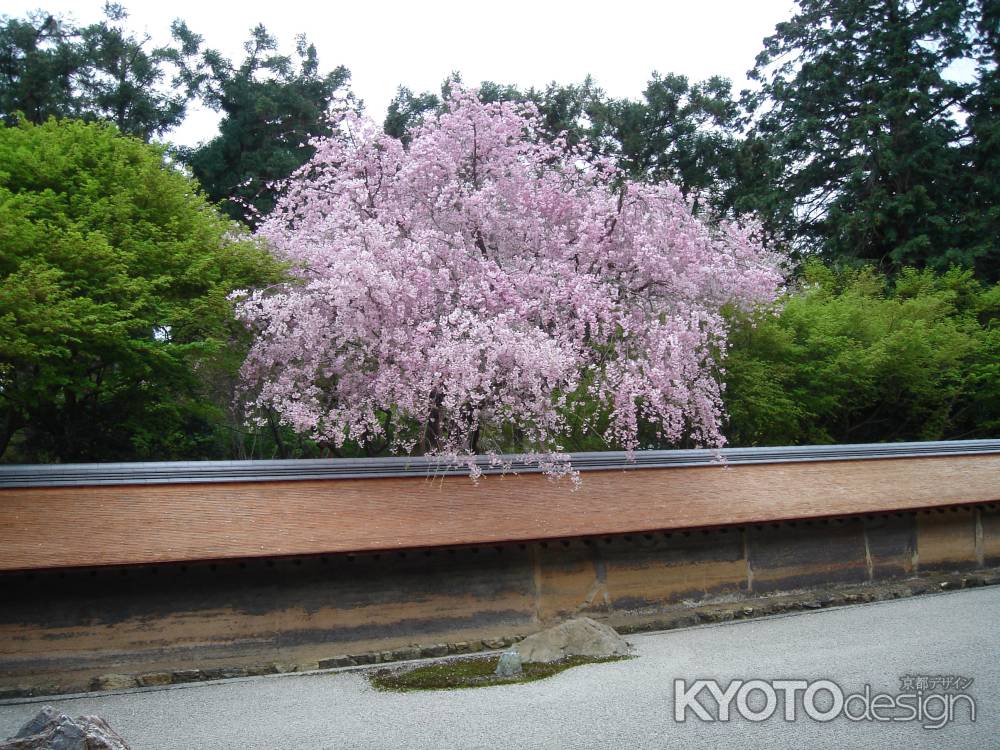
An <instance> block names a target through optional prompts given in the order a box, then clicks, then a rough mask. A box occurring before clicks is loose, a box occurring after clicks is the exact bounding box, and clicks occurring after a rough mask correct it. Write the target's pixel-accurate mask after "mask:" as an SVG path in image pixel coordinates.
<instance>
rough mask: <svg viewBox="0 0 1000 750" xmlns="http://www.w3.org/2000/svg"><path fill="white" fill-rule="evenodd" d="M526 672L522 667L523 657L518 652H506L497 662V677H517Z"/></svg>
mask: <svg viewBox="0 0 1000 750" xmlns="http://www.w3.org/2000/svg"><path fill="white" fill-rule="evenodd" d="M523 672H524V670H523V669H522V667H521V655H520V654H519V653H517V651H504V652H503V653H502V654H500V661H499V662H497V668H496V676H497V677H517V676H519V675H521V674H522V673H523Z"/></svg>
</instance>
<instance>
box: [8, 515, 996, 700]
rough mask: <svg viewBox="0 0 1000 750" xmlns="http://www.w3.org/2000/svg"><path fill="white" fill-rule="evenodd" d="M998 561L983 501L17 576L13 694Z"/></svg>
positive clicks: (503, 631)
mask: <svg viewBox="0 0 1000 750" xmlns="http://www.w3.org/2000/svg"><path fill="white" fill-rule="evenodd" d="M996 566H1000V506H997V505H996V504H985V505H976V506H964V507H956V508H949V509H940V510H934V511H920V512H900V513H891V514H880V515H870V516H861V517H850V518H835V519H822V520H812V521H803V522H783V523H775V524H767V525H756V526H741V527H722V528H715V529H705V530H700V531H697V530H696V531H683V532H649V533H639V534H627V535H619V536H609V537H599V538H586V539H566V540H555V541H547V542H533V543H520V544H508V545H500V546H495V547H493V546H491V547H469V548H455V549H442V548H436V549H431V550H416V551H405V552H392V553H381V554H365V555H356V556H351V555H330V556H312V557H302V558H280V559H253V560H242V561H226V562H219V563H197V564H162V565H151V566H133V567H119V568H99V569H87V570H65V571H39V572H31V573H6V574H0V603H2V606H0V691H3V690H11V689H15V688H16V689H20V690H24V689H25V688H30V687H32V686H49V689H53V690H54V689H55V688H52V687H51V686H58V688H59V689H62V690H79V689H85V688H86V687H88V686H90V685H91V684H92V682H93V680H94V678H96V677H98V676H100V675H105V674H108V673H125V674H139V673H158V672H159V673H163V674H166V675H169V674H170V673H173V672H177V671H183V670H196V669H197V670H206V669H208V670H212V669H215V670H217V672H216V674H218V675H223V674H227V672H225V670H226V669H227V668H237V667H239V668H245V667H246V666H247V665H252V664H264V663H272V664H274V663H276V664H278V665H298V666H299V667H300V668H302V667H306V668H308V667H315V666H316V665H317V664H318V663H319V662H320V661H323V660H327V659H330V658H331V657H334V656H337V655H339V654H360V653H363V652H372V651H392V650H394V649H396V650H398V649H403V648H404V647H406V646H408V645H410V644H437V643H452V644H454V643H460V642H475V643H478V642H479V641H482V640H484V639H485V640H487V641H489V640H490V639H500V638H503V637H505V636H511V635H514V634H525V633H529V632H532V631H534V630H537V629H538V628H540V627H542V626H543V625H544V624H545V623H547V622H549V621H552V620H555V619H558V618H561V617H565V616H567V615H572V614H575V613H584V614H587V615H589V616H593V617H598V618H601V619H604V620H606V621H607V622H609V623H610V624H612V625H614V626H617V627H619V628H622V629H626V630H635V629H639V628H642V627H655V626H662V625H663V624H664V623H668V624H669V623H671V622H673V623H674V624H677V623H680V624H684V622H683V618H684V616H685V613H688V615H690V613H691V612H693V611H694V609H693V608H696V607H697V608H698V611H699V612H705V611H709V610H711V608H712V606H714V605H719V606H722V605H725V604H727V603H733V602H750V601H755V602H760V601H761V600H762V599H761V598H762V597H770V598H776V597H780V596H782V595H784V594H786V593H787V592H789V591H796V590H820V589H824V590H828V589H829V588H830V587H837V586H850V587H852V590H853V588H854V587H856V586H861V587H864V586H866V585H870V584H878V583H879V582H883V581H892V580H895V579H901V578H906V577H910V576H913V575H916V574H921V575H925V574H934V573H943V572H952V571H958V572H961V571H972V570H976V569H980V568H989V567H996ZM706 607H707V608H708V609H707V610H706ZM678 618H680V619H678ZM694 621H697V618H694V620H692V622H694ZM487 645H489V644H487ZM404 653H406V651H405V649H404ZM410 653H413V654H414V655H417V654H418V652H416V651H412V650H411V651H410ZM274 668H275V667H272V669H274ZM210 674H211V673H210ZM163 679H164V680H168V677H164V678H163Z"/></svg>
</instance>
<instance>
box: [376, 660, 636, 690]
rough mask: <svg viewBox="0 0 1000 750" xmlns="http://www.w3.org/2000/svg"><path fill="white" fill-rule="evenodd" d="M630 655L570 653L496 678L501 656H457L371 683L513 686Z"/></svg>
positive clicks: (384, 674) (381, 675) (389, 686)
mask: <svg viewBox="0 0 1000 750" xmlns="http://www.w3.org/2000/svg"><path fill="white" fill-rule="evenodd" d="M632 658H634V657H631V656H608V657H603V658H594V657H590V656H571V657H569V658H567V659H562V660H561V661H556V662H551V663H549V664H538V663H534V662H532V663H529V664H525V665H524V672H523V674H520V675H518V676H517V677H497V676H496V675H495V674H494V670H495V669H496V668H497V662H498V661H499V660H500V657H498V656H488V657H482V656H480V657H476V658H473V659H454V660H452V661H446V662H438V663H436V664H429V665H427V666H426V667H417V668H416V669H407V670H392V669H380V670H378V671H377V672H375V673H374V674H372V675H370V676H369V679H370V681H371V684H372V685H373V686H374V687H375V688H376V689H378V690H392V691H397V692H409V691H411V690H452V689H455V688H472V687H487V686H489V685H513V684H516V683H519V682H534V681H535V680H544V679H545V678H546V677H551V676H552V675H554V674H558V673H559V672H562V671H565V670H567V669H570V668H572V667H578V666H580V665H581V664H603V663H605V662H609V661H623V660H625V659H632Z"/></svg>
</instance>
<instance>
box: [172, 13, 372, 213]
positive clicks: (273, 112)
mask: <svg viewBox="0 0 1000 750" xmlns="http://www.w3.org/2000/svg"><path fill="white" fill-rule="evenodd" d="M174 35H175V38H176V39H177V40H178V41H179V42H180V45H181V49H183V50H189V51H190V50H196V49H200V46H201V38H200V37H198V36H197V35H195V34H193V33H192V32H191V31H190V30H189V29H188V28H187V27H186V26H185V25H184V24H183V23H176V24H175V25H174ZM244 48H245V50H246V57H245V59H244V60H243V62H242V63H240V64H239V65H235V64H233V63H232V62H231V61H230V60H228V59H226V58H224V57H223V56H222V55H220V54H219V53H218V52H216V51H215V50H206V51H204V52H201V54H200V57H199V64H198V65H196V66H195V65H192V64H189V63H185V73H184V79H185V80H186V82H187V84H188V87H189V90H190V91H192V92H197V95H199V96H200V97H201V98H202V100H203V101H205V102H206V103H207V104H208V105H209V106H210V107H212V108H214V109H216V110H217V111H220V112H222V115H223V116H222V121H221V123H220V124H219V135H218V136H216V137H215V138H213V139H212V140H211V141H209V142H208V143H206V144H204V145H202V146H200V147H198V148H195V149H193V150H188V151H185V152H182V154H181V158H182V159H183V160H184V161H186V162H187V163H188V164H189V165H190V167H191V170H192V171H193V172H194V175H195V177H197V178H198V180H199V181H200V182H201V184H202V186H203V187H204V189H205V192H206V193H207V194H208V196H209V198H211V199H212V200H213V201H222V206H223V208H224V210H225V211H226V212H227V213H228V214H229V215H230V216H232V217H233V218H236V219H240V220H242V221H245V222H247V223H249V224H250V225H251V226H255V225H256V223H257V221H258V218H259V217H260V216H261V215H264V214H267V213H268V212H269V211H271V209H272V208H273V207H274V203H275V199H276V197H277V195H278V193H279V192H280V184H279V183H280V182H281V181H282V180H284V179H285V178H286V177H288V176H289V175H290V174H291V173H292V172H293V171H295V170H296V169H298V168H299V167H300V166H302V165H303V164H304V163H305V162H306V161H308V160H309V158H310V157H311V156H312V154H313V149H312V147H311V146H310V145H309V140H310V139H311V138H312V137H314V136H320V135H329V134H330V133H331V124H330V120H329V118H330V116H331V114H333V112H334V111H335V109H336V108H337V107H338V106H341V105H343V106H351V105H352V103H353V96H352V95H351V94H350V91H349V89H348V82H349V79H350V73H349V72H348V71H347V69H346V68H344V67H343V66H340V67H337V68H335V69H334V70H332V71H331V72H329V73H320V69H319V59H318V56H317V53H316V48H315V46H313V45H311V44H309V43H308V42H307V41H306V39H305V37H303V36H300V37H299V38H298V39H297V41H296V47H295V56H294V58H293V57H289V56H286V55H282V54H280V53H279V52H278V44H277V41H276V39H275V38H274V37H273V36H271V35H270V34H268V33H267V30H266V29H265V28H264V27H263V26H257V27H256V28H255V29H253V31H252V33H251V36H250V39H249V41H247V42H246V44H245V45H244Z"/></svg>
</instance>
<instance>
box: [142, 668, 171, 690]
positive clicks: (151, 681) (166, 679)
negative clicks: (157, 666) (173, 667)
mask: <svg viewBox="0 0 1000 750" xmlns="http://www.w3.org/2000/svg"><path fill="white" fill-rule="evenodd" d="M137 679H138V681H139V686H140V687H153V686H155V685H169V684H170V683H171V682H173V677H171V676H170V672H149V673H148V674H141V675H139V677H138V678H137Z"/></svg>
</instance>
